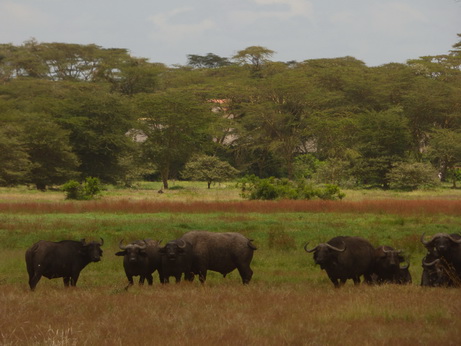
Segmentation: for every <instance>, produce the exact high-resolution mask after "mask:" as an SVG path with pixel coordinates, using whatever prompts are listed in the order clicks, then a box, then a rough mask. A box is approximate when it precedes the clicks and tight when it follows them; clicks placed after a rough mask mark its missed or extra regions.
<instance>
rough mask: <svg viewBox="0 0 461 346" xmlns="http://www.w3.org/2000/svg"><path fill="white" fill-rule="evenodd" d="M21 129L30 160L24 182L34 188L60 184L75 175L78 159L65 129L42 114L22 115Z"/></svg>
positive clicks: (43, 188)
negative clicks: (30, 165) (22, 127)
mask: <svg viewBox="0 0 461 346" xmlns="http://www.w3.org/2000/svg"><path fill="white" fill-rule="evenodd" d="M24 130H25V131H24V133H25V138H26V146H27V153H28V154H29V159H30V161H31V163H32V167H31V170H30V173H29V178H28V182H31V183H33V184H35V186H36V187H37V189H39V190H45V189H46V187H47V186H50V185H54V184H62V183H64V182H66V181H67V180H69V179H72V178H75V177H77V176H78V172H77V169H78V163H79V162H78V159H77V156H76V155H75V154H74V153H73V152H72V147H71V145H70V143H69V131H65V130H63V129H62V128H60V127H59V126H58V125H57V124H56V123H54V122H53V121H52V120H51V119H49V117H47V116H46V115H44V114H31V113H28V114H27V115H26V119H24Z"/></svg>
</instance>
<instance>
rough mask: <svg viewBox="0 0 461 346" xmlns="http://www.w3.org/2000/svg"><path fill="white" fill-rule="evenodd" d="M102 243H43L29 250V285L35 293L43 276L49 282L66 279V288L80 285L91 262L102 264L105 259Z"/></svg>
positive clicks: (68, 241)
mask: <svg viewBox="0 0 461 346" xmlns="http://www.w3.org/2000/svg"><path fill="white" fill-rule="evenodd" d="M103 244H104V240H103V239H102V238H101V242H95V241H92V242H90V243H87V242H86V241H85V239H82V240H81V241H75V240H62V241H60V242H52V241H46V240H40V241H39V242H37V243H35V244H33V245H32V246H31V247H30V248H29V249H27V251H26V266H27V272H28V274H29V286H30V289H31V290H35V287H36V286H37V283H38V282H39V281H40V278H41V277H42V276H44V277H46V278H48V279H54V278H61V277H62V278H63V281H64V286H65V287H68V286H69V284H70V285H71V286H76V285H77V281H78V277H79V275H80V272H81V271H82V269H83V268H85V267H86V266H87V265H88V264H89V263H90V262H99V261H100V260H101V256H102V250H101V246H102V245H103Z"/></svg>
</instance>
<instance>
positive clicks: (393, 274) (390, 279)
mask: <svg viewBox="0 0 461 346" xmlns="http://www.w3.org/2000/svg"><path fill="white" fill-rule="evenodd" d="M404 261H405V258H404V257H403V255H402V251H401V250H395V249H394V248H392V247H390V246H386V245H382V246H379V247H378V248H376V249H375V259H374V265H373V273H374V274H373V281H375V282H376V283H378V284H383V283H395V284H408V283H411V274H410V272H409V270H408V268H409V267H410V264H409V263H407V265H405V266H403V267H401V266H400V263H402V262H404Z"/></svg>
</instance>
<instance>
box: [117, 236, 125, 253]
mask: <svg viewBox="0 0 461 346" xmlns="http://www.w3.org/2000/svg"><path fill="white" fill-rule="evenodd" d="M123 240H124V239H122V240H120V243H118V247H119V248H120V249H121V250H126V246H124V245H122V243H123Z"/></svg>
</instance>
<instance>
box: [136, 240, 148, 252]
mask: <svg viewBox="0 0 461 346" xmlns="http://www.w3.org/2000/svg"><path fill="white" fill-rule="evenodd" d="M143 241H144V244H134V245H133V246H136V247H137V248H138V249H140V250H144V249H145V248H146V247H147V242H146V240H143Z"/></svg>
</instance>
